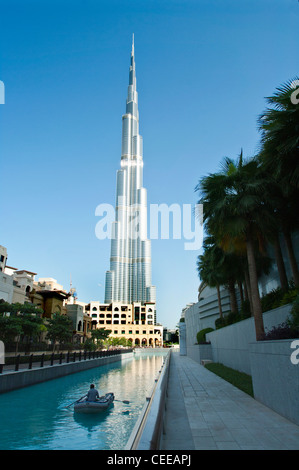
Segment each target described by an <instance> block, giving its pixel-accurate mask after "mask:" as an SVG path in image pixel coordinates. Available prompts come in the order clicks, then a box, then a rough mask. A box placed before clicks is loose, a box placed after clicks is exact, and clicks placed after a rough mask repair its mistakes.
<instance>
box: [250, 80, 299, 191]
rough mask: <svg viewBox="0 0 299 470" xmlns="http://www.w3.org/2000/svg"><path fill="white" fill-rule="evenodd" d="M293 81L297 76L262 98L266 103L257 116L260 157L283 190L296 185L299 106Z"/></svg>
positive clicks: (298, 155)
mask: <svg viewBox="0 0 299 470" xmlns="http://www.w3.org/2000/svg"><path fill="white" fill-rule="evenodd" d="M294 83H299V81H298V77H295V78H294V79H293V80H289V81H287V82H286V83H284V84H283V85H281V86H280V87H278V88H277V89H276V92H275V93H274V94H273V96H270V97H268V98H266V100H267V103H268V104H269V105H270V107H268V108H266V110H265V111H263V113H262V114H261V115H260V116H259V119H258V126H259V130H260V131H261V152H260V155H261V158H262V161H263V163H264V165H265V168H266V170H267V171H268V172H269V173H271V174H272V175H273V176H274V177H275V178H276V179H277V180H278V181H280V182H281V183H282V185H283V187H284V188H285V189H286V190H289V189H290V188H294V189H295V188H297V189H299V165H298V161H299V106H298V102H297V100H295V101H294V99H293V98H292V97H293V96H294V91H295V90H294V87H293V84H294Z"/></svg>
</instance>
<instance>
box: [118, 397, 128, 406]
mask: <svg viewBox="0 0 299 470" xmlns="http://www.w3.org/2000/svg"><path fill="white" fill-rule="evenodd" d="M114 401H120V402H121V403H126V405H129V403H130V402H129V401H128V400H116V399H115V398H114Z"/></svg>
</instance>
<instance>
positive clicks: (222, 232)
mask: <svg viewBox="0 0 299 470" xmlns="http://www.w3.org/2000/svg"><path fill="white" fill-rule="evenodd" d="M269 184H270V180H267V179H266V178H265V177H264V175H261V173H260V172H259V163H258V161H257V159H251V160H249V161H247V162H244V161H243V154H242V151H241V154H240V156H239V158H238V159H237V161H236V162H234V161H233V160H231V159H229V158H225V159H224V162H223V165H222V171H220V172H219V173H215V174H210V175H208V176H206V177H203V178H202V179H201V181H200V182H199V184H198V186H197V187H196V190H197V191H199V192H200V195H201V197H200V200H199V203H201V204H203V212H204V222H205V224H206V226H207V229H208V232H209V233H211V234H213V235H214V236H215V239H216V241H217V243H221V241H222V240H225V239H227V240H228V241H234V240H238V241H240V242H244V243H245V246H246V254H247V262H248V273H249V280H250V289H251V300H252V308H253V315H254V321H255V330H256V339H257V340H262V339H263V338H264V324H263V316H262V307H261V301H260V295H259V288H258V274H257V264H256V259H255V251H256V249H257V247H259V248H260V249H261V250H262V249H263V247H264V242H265V235H266V236H267V234H268V233H270V232H271V230H272V229H273V227H274V226H275V220H274V217H273V213H272V211H271V210H270V209H269V207H268V204H267V201H266V199H265V197H264V196H265V188H266V187H267V185H269Z"/></svg>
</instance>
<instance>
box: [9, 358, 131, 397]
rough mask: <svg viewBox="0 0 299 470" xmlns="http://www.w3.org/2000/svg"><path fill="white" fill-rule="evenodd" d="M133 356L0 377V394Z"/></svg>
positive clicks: (70, 363) (75, 363)
mask: <svg viewBox="0 0 299 470" xmlns="http://www.w3.org/2000/svg"><path fill="white" fill-rule="evenodd" d="M132 356H133V352H131V353H126V354H116V355H112V356H107V357H100V358H97V359H87V360H85V361H78V362H69V363H66V364H55V365H53V366H44V367H38V368H34V369H29V370H28V369H26V370H19V371H17V372H9V373H6V374H1V375H0V393H6V392H11V391H12V390H17V389H19V388H23V387H28V386H30V385H35V384H38V383H41V382H46V381H48V380H53V379H58V378H60V377H64V376H66V375H70V374H75V373H76V372H82V371H85V370H88V369H92V368H94V367H100V366H104V365H107V364H112V363H113V362H119V361H120V362H123V361H125V360H126V359H129V358H131V357H132Z"/></svg>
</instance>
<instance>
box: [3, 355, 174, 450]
mask: <svg viewBox="0 0 299 470" xmlns="http://www.w3.org/2000/svg"><path fill="white" fill-rule="evenodd" d="M164 355H165V352H164V351H160V352H159V351H157V352H155V353H153V352H151V353H149V354H145V353H144V352H143V353H140V354H139V353H137V354H135V355H134V357H132V358H127V359H126V360H125V361H124V363H123V364H122V365H121V364H120V363H114V364H111V365H107V366H101V367H98V368H94V369H90V370H87V371H84V372H79V373H77V374H72V375H69V376H66V377H63V378H60V379H56V380H51V381H49V382H45V383H42V384H38V385H34V386H31V387H26V388H23V389H20V390H16V391H13V392H9V393H5V394H2V395H0V409H1V422H0V449H57V450H58V449H78V450H81V449H123V448H124V446H125V444H126V442H127V440H128V439H129V437H130V434H131V431H132V429H133V427H134V425H135V423H136V421H137V419H138V416H139V414H140V412H141V409H142V407H143V405H144V403H145V400H146V397H147V396H149V394H150V392H151V390H152V388H153V386H154V379H155V378H156V377H157V375H158V371H159V370H160V368H161V365H162V362H163V356H164ZM90 383H94V384H95V386H96V388H97V389H98V390H99V392H100V394H104V393H107V392H114V394H115V398H116V400H121V401H115V402H114V403H113V405H112V407H110V408H109V409H108V410H105V411H103V412H101V413H99V414H93V415H80V414H77V413H74V411H73V407H72V406H71V407H69V408H67V405H69V404H70V403H72V402H74V401H75V400H76V399H79V398H80V397H81V396H83V395H85V394H86V393H87V391H88V389H89V385H90ZM122 400H129V401H130V404H124V403H122Z"/></svg>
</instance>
